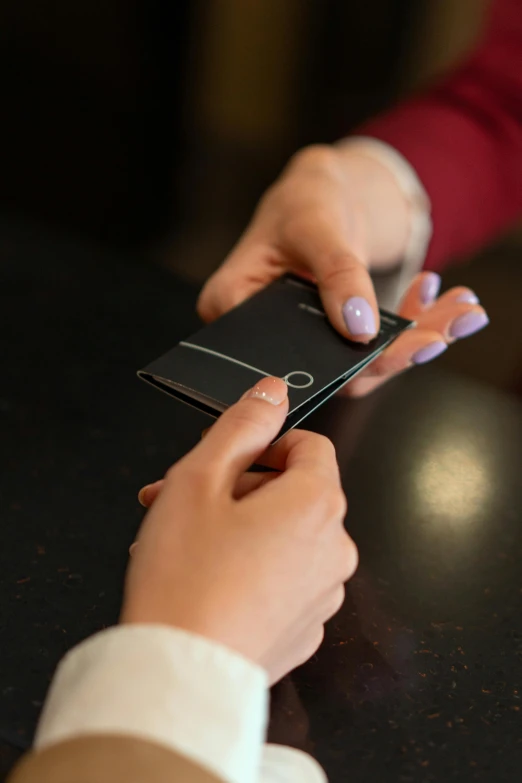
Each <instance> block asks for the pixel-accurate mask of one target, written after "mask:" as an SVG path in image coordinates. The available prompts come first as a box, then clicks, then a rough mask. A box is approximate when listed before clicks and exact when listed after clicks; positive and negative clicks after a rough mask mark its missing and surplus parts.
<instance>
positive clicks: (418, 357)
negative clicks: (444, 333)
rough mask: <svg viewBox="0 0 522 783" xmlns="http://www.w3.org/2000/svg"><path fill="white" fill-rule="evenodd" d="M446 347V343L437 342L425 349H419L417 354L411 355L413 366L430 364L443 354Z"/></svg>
mask: <svg viewBox="0 0 522 783" xmlns="http://www.w3.org/2000/svg"><path fill="white" fill-rule="evenodd" d="M447 347H448V346H447V345H446V343H443V342H442V341H441V340H438V341H437V342H435V343H430V344H429V345H427V346H426V347H425V348H420V350H418V351H417V353H414V354H413V356H412V357H411V360H412V362H413V363H414V364H426V362H431V360H432V359H435V357H436V356H440V355H441V353H444V351H445V350H446V348H447Z"/></svg>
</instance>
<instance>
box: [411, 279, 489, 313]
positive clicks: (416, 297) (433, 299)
mask: <svg viewBox="0 0 522 783" xmlns="http://www.w3.org/2000/svg"><path fill="white" fill-rule="evenodd" d="M440 283H441V279H440V276H439V275H438V274H436V273H435V272H422V273H421V274H419V275H417V276H416V277H415V278H414V280H413V282H412V283H411V285H410V287H409V288H408V290H407V291H406V294H405V295H404V298H403V300H402V302H401V304H400V307H399V309H398V312H399V315H402V316H403V318H409V319H410V320H412V321H417V320H418V316H419V315H421V314H422V313H423V312H424V311H425V310H427V309H429V308H431V307H432V306H434V305H435V304H437V305H439V304H440V303H445V302H449V301H451V302H455V303H457V304H469V305H477V304H479V298H478V296H477V295H476V294H475V293H474V292H473V291H471V290H470V289H469V288H466V287H464V286H458V287H455V288H452V289H450V290H449V291H446V293H444V294H443V295H442V296H440V297H439V298H438V299H437V295H438V292H439V289H440Z"/></svg>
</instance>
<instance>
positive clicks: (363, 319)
mask: <svg viewBox="0 0 522 783" xmlns="http://www.w3.org/2000/svg"><path fill="white" fill-rule="evenodd" d="M343 316H344V322H345V324H346V328H347V329H348V331H349V332H350V334H351V335H353V336H354V337H360V336H361V335H363V334H367V335H369V336H370V337H374V335H375V333H376V331H377V330H376V328H375V316H374V314H373V310H372V308H371V307H370V304H369V302H367V301H366V299H363V297H362V296H352V298H351V299H348V301H347V302H345V304H344V307H343Z"/></svg>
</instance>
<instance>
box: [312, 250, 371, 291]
mask: <svg viewBox="0 0 522 783" xmlns="http://www.w3.org/2000/svg"><path fill="white" fill-rule="evenodd" d="M318 269H320V270H321V281H320V282H321V285H322V287H323V288H328V289H333V290H338V289H339V287H340V286H341V284H342V283H343V282H345V281H346V278H347V277H353V276H354V275H360V274H364V275H366V274H367V271H366V268H365V266H364V265H363V263H362V262H361V261H360V260H359V259H358V258H357V257H356V256H355V255H353V253H350V252H348V251H340V252H339V253H329V254H328V255H324V256H322V258H320V259H319V262H318Z"/></svg>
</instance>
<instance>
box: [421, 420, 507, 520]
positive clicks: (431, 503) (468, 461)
mask: <svg viewBox="0 0 522 783" xmlns="http://www.w3.org/2000/svg"><path fill="white" fill-rule="evenodd" d="M491 482H492V477H491V475H490V468H489V464H488V459H487V453H485V452H484V449H483V448H479V445H478V443H476V442H475V443H474V442H473V440H471V439H469V436H468V437H467V438H465V439H462V442H459V438H458V436H457V435H456V434H455V433H451V434H449V433H448V436H447V437H445V436H441V437H440V439H439V440H437V441H434V442H432V444H431V445H430V447H429V449H427V450H426V451H425V453H424V454H423V455H422V457H421V458H420V461H419V464H418V468H417V470H416V473H415V476H414V487H415V492H416V494H417V498H416V502H417V504H418V506H419V507H420V508H421V509H422V510H423V511H424V512H425V514H426V516H435V517H436V519H437V521H442V520H443V519H445V520H446V521H447V522H448V523H450V524H451V523H453V522H455V523H472V522H473V521H474V520H475V519H476V518H477V516H479V515H481V512H482V510H483V508H484V505H485V504H486V503H487V501H488V498H489V497H490V495H491V490H492V484H491Z"/></svg>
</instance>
